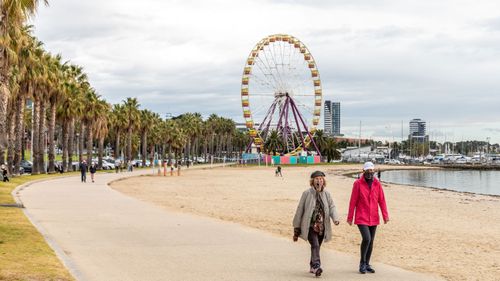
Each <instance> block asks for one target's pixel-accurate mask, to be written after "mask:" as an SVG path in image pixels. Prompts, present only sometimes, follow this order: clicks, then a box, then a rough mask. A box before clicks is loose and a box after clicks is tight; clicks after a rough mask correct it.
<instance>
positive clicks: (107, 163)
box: [102, 159, 116, 170]
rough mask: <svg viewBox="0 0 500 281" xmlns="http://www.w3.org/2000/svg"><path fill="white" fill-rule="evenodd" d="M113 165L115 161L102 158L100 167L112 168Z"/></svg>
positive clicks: (113, 167)
mask: <svg viewBox="0 0 500 281" xmlns="http://www.w3.org/2000/svg"><path fill="white" fill-rule="evenodd" d="M115 167H116V166H115V163H114V162H111V160H106V159H102V168H103V169H104V170H114V169H115Z"/></svg>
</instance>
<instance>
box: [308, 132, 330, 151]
mask: <svg viewBox="0 0 500 281" xmlns="http://www.w3.org/2000/svg"><path fill="white" fill-rule="evenodd" d="M313 140H314V142H315V143H316V146H317V147H318V149H319V152H320V153H321V154H323V153H324V151H325V147H326V142H327V137H326V135H325V133H324V131H323V130H317V131H316V133H315V134H314V137H313ZM311 145H312V144H311ZM313 149H314V148H313Z"/></svg>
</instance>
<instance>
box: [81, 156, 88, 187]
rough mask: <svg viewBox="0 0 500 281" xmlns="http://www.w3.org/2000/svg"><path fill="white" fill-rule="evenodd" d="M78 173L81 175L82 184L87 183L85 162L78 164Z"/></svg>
mask: <svg viewBox="0 0 500 281" xmlns="http://www.w3.org/2000/svg"><path fill="white" fill-rule="evenodd" d="M80 173H81V175H82V182H87V161H85V160H83V161H82V162H81V163H80Z"/></svg>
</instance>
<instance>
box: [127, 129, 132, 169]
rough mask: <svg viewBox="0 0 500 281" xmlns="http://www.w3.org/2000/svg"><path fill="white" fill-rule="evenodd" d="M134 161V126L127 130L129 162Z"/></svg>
mask: <svg viewBox="0 0 500 281" xmlns="http://www.w3.org/2000/svg"><path fill="white" fill-rule="evenodd" d="M128 161H132V127H131V126H130V127H128V132H127V163H128Z"/></svg>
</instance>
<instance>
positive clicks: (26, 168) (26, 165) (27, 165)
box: [20, 160, 33, 174]
mask: <svg viewBox="0 0 500 281" xmlns="http://www.w3.org/2000/svg"><path fill="white" fill-rule="evenodd" d="M20 167H21V168H23V173H27V174H31V172H32V171H33V163H31V161H28V160H21V164H20Z"/></svg>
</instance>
